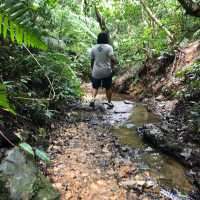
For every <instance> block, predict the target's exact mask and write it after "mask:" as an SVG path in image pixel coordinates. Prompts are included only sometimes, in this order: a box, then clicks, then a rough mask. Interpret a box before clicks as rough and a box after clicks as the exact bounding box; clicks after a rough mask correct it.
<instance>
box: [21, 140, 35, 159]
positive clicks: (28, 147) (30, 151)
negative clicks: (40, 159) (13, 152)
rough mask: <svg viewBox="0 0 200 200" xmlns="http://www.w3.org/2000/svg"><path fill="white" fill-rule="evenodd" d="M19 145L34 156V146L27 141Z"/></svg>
mask: <svg viewBox="0 0 200 200" xmlns="http://www.w3.org/2000/svg"><path fill="white" fill-rule="evenodd" d="M19 147H20V148H21V149H22V150H23V151H25V152H27V153H28V154H30V155H32V156H34V152H33V148H32V147H31V146H30V145H29V144H27V143H21V144H19Z"/></svg>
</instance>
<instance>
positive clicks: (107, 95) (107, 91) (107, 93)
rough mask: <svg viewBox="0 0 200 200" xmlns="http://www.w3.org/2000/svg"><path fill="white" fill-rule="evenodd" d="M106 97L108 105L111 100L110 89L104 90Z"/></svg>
mask: <svg viewBox="0 0 200 200" xmlns="http://www.w3.org/2000/svg"><path fill="white" fill-rule="evenodd" d="M106 97H107V100H108V103H110V102H111V100H112V88H107V89H106Z"/></svg>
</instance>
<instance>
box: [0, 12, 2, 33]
mask: <svg viewBox="0 0 200 200" xmlns="http://www.w3.org/2000/svg"><path fill="white" fill-rule="evenodd" d="M2 21H3V15H2V14H1V13H0V34H1V30H2Z"/></svg>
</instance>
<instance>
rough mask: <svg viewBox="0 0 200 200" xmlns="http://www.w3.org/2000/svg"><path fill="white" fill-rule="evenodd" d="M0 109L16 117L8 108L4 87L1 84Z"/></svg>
mask: <svg viewBox="0 0 200 200" xmlns="http://www.w3.org/2000/svg"><path fill="white" fill-rule="evenodd" d="M0 109H3V110H5V111H8V112H10V113H12V114H14V115H16V113H15V111H14V110H13V109H12V108H11V107H10V104H9V102H8V99H7V93H6V87H5V85H3V84H0Z"/></svg>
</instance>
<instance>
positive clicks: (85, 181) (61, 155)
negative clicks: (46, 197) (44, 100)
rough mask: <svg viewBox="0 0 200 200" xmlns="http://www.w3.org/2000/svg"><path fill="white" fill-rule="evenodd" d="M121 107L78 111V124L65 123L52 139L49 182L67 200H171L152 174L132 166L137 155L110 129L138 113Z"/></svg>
mask: <svg viewBox="0 0 200 200" xmlns="http://www.w3.org/2000/svg"><path fill="white" fill-rule="evenodd" d="M88 96H90V93H89V92H88V91H87V97H86V99H88ZM99 98H100V99H101V100H102V99H103V96H101V95H100V96H99ZM120 102H122V101H118V102H117V101H116V102H114V103H115V109H113V110H112V111H106V113H102V112H101V111H98V110H97V111H93V112H91V110H90V111H88V112H87V111H83V112H80V111H74V113H73V115H74V116H78V118H79V120H77V121H73V123H63V124H62V125H61V126H60V128H58V129H56V130H55V132H54V134H52V135H54V138H51V143H52V145H50V146H49V148H48V153H49V154H50V156H51V159H52V160H53V164H52V166H51V167H50V168H49V171H50V174H51V175H50V179H51V181H52V182H53V186H54V187H55V188H56V189H57V190H58V191H59V192H60V193H61V199H62V200H151V199H152V200H153V199H156V200H164V199H170V198H166V197H164V196H163V195H161V188H160V187H159V185H158V184H157V183H156V180H154V179H153V178H152V177H151V176H150V173H149V172H148V171H145V172H141V171H140V170H139V169H138V168H137V167H136V165H135V163H133V162H132V161H131V159H130V157H131V155H132V156H133V154H134V153H133V152H132V150H131V149H129V148H128V147H125V146H123V145H120V144H119V143H118V141H117V140H116V139H115V137H114V136H113V135H112V133H111V132H110V125H111V123H118V124H119V123H120V122H123V120H127V119H128V117H129V116H130V110H131V109H132V108H133V105H131V104H125V106H123V103H120ZM108 121H109V123H108Z"/></svg>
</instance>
